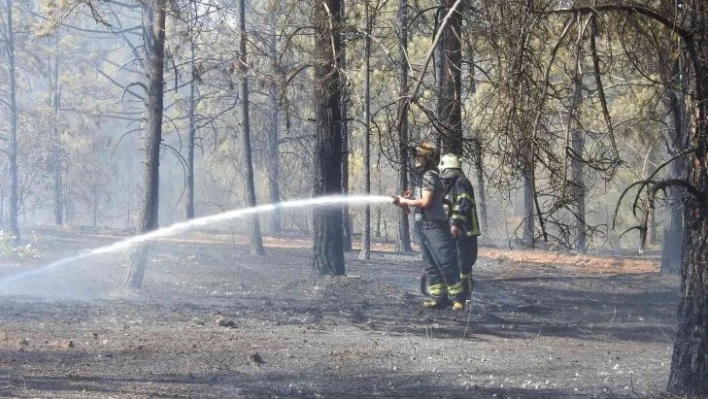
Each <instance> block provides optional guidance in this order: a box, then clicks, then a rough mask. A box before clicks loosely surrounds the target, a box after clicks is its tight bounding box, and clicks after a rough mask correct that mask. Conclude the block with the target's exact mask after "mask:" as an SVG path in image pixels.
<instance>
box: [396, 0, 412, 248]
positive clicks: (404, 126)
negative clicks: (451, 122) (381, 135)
mask: <svg viewBox="0 0 708 399" xmlns="http://www.w3.org/2000/svg"><path fill="white" fill-rule="evenodd" d="M397 18H398V24H397V25H398V27H397V28H396V29H397V33H398V68H397V69H398V94H399V96H400V97H401V98H403V97H404V96H405V95H406V94H407V93H408V55H407V54H406V53H407V52H408V0H399V1H398V15H397ZM397 123H398V126H397V127H398V165H399V169H398V190H400V191H399V193H398V194H402V193H403V192H404V191H406V190H407V189H408V112H407V108H406V107H405V102H404V101H400V102H399V103H398V120H397ZM396 252H397V253H409V252H413V248H412V247H411V233H410V222H409V219H408V214H407V213H406V212H405V211H404V210H403V209H399V210H398V239H397V240H396Z"/></svg>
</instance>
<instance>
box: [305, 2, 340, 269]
mask: <svg viewBox="0 0 708 399" xmlns="http://www.w3.org/2000/svg"><path fill="white" fill-rule="evenodd" d="M340 7H341V0H325V1H324V2H323V3H318V2H315V3H313V7H312V25H313V26H314V28H315V79H316V82H315V101H316V104H315V109H316V121H315V136H316V137H315V140H316V142H315V151H314V155H315V162H314V165H315V171H314V190H313V191H314V195H315V196H320V195H334V194H341V193H342V169H341V165H342V131H341V124H342V113H341V107H340V99H341V93H342V79H341V76H340V74H339V66H338V65H337V61H338V60H339V48H340V46H341V42H340V38H339V36H340V34H339V30H340V29H341V26H340V25H341V13H340ZM312 219H313V231H314V240H313V252H314V259H313V261H312V266H313V268H314V270H315V271H316V272H317V273H318V274H320V275H332V276H337V275H344V248H343V238H342V235H343V231H342V207H341V206H331V207H324V208H316V209H315V210H314V211H313V217H312Z"/></svg>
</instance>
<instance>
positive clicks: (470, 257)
mask: <svg viewBox="0 0 708 399" xmlns="http://www.w3.org/2000/svg"><path fill="white" fill-rule="evenodd" d="M455 249H456V250H457V265H458V267H459V268H460V279H462V285H463V287H464V288H465V294H466V296H467V299H470V298H469V294H471V293H472V285H473V283H472V266H474V264H475V262H477V237H475V236H468V235H461V236H459V237H457V238H456V239H455Z"/></svg>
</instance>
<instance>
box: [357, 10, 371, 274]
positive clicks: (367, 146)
mask: <svg viewBox="0 0 708 399" xmlns="http://www.w3.org/2000/svg"><path fill="white" fill-rule="evenodd" d="M364 10H365V11H364V12H365V13H366V16H365V18H366V37H365V38H364V41H365V44H364V193H366V194H367V195H368V194H371V131H370V129H371V126H370V121H371V114H370V112H371V98H370V96H371V88H370V83H371V82H370V79H371V15H369V2H368V1H367V2H366V5H365V6H364ZM359 259H360V260H369V259H371V206H369V205H368V204H367V205H366V208H365V209H364V226H363V228H362V232H361V252H360V253H359Z"/></svg>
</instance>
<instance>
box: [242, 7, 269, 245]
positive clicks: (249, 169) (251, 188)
mask: <svg viewBox="0 0 708 399" xmlns="http://www.w3.org/2000/svg"><path fill="white" fill-rule="evenodd" d="M239 22H240V24H239V25H240V27H241V40H240V43H239V47H240V50H241V54H240V57H239V73H240V75H241V126H242V128H243V130H242V132H241V145H242V146H243V147H242V150H243V151H242V152H243V160H244V163H245V165H244V166H245V168H246V171H245V175H246V176H245V177H246V196H247V198H246V200H247V203H248V206H249V207H255V206H256V205H257V203H256V184H255V181H254V178H253V159H252V156H251V154H252V152H251V120H250V115H249V105H250V103H249V98H248V97H249V92H248V56H247V51H248V35H247V33H246V1H245V0H239ZM249 219H250V220H249V226H248V227H249V228H248V230H249V235H248V236H249V239H250V242H251V254H252V255H265V249H264V248H263V237H262V236H261V224H260V221H259V218H258V215H255V214H254V215H251V216H249Z"/></svg>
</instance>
